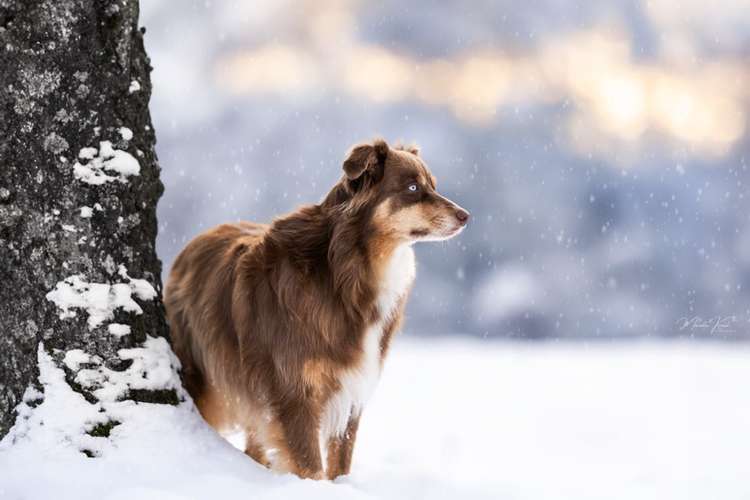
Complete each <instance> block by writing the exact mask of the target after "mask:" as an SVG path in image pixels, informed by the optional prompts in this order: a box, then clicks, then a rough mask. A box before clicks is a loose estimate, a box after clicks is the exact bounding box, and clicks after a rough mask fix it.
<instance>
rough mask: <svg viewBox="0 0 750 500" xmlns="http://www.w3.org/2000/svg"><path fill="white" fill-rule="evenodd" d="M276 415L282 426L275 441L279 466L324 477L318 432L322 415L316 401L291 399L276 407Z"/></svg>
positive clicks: (290, 470) (313, 476)
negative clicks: (316, 407)
mask: <svg viewBox="0 0 750 500" xmlns="http://www.w3.org/2000/svg"><path fill="white" fill-rule="evenodd" d="M277 416H278V420H279V423H280V424H281V430H282V432H281V433H280V434H281V436H279V438H280V439H276V440H275V441H276V443H274V444H275V445H276V447H277V449H278V450H279V455H280V457H279V458H280V459H281V461H280V463H279V468H280V469H286V470H287V471H288V472H293V473H295V474H297V475H298V476H300V477H302V478H310V479H324V478H325V477H324V474H323V463H322V459H321V456H320V439H319V435H318V426H319V424H320V415H318V414H317V413H316V412H315V410H314V407H313V405H311V404H310V403H309V402H307V401H304V400H302V401H289V402H287V403H286V404H284V405H283V406H281V407H280V408H278V409H277ZM274 465H276V464H274Z"/></svg>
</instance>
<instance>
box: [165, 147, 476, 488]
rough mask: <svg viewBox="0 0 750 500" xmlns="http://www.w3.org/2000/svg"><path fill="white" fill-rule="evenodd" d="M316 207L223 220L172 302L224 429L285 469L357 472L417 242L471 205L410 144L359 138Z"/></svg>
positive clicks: (443, 232)
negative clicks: (363, 423)
mask: <svg viewBox="0 0 750 500" xmlns="http://www.w3.org/2000/svg"><path fill="white" fill-rule="evenodd" d="M343 169H344V173H345V174H344V176H343V178H342V179H341V181H340V182H339V183H338V184H336V186H334V188H333V189H332V190H331V192H330V193H329V194H328V195H327V196H326V198H325V199H324V200H323V202H321V203H320V204H318V205H313V206H307V207H303V208H301V209H299V210H298V211H296V212H294V213H292V214H290V215H287V216H285V217H282V218H279V219H277V220H276V221H274V222H273V223H272V224H271V225H262V224H253V223H248V222H241V223H237V224H225V225H222V226H219V227H217V228H215V229H212V230H210V231H208V232H206V233H204V234H202V235H200V236H198V237H197V238H195V239H194V240H193V241H191V242H190V243H189V244H188V245H187V247H186V248H185V249H184V250H183V251H182V253H181V254H180V255H179V257H178V258H177V259H176V261H175V263H174V266H173V268H172V271H171V274H170V277H169V281H168V284H167V288H166V292H165V304H166V308H167V314H168V317H169V323H170V327H171V331H172V340H173V344H174V349H175V352H176V354H177V356H178V357H179V358H180V360H181V362H182V370H183V372H182V373H183V379H184V382H185V386H186V388H187V390H188V392H189V393H190V394H191V395H192V397H193V398H194V400H195V402H196V404H197V406H198V408H199V410H200V412H201V414H202V415H203V416H204V418H205V419H206V420H207V421H208V422H209V423H210V424H211V425H212V426H213V427H215V428H217V429H223V428H228V427H233V426H240V427H241V428H242V429H243V430H244V431H245V434H246V437H247V443H246V447H245V451H246V453H247V454H248V455H249V456H251V457H252V458H254V459H255V460H256V461H258V462H260V463H262V464H265V465H267V466H269V467H272V468H273V469H275V470H279V471H290V472H294V473H295V474H298V475H300V476H302V477H312V478H324V477H328V478H331V479H333V478H335V477H337V476H339V475H342V474H346V473H348V472H349V468H350V464H351V456H352V450H353V446H354V441H355V438H356V432H357V427H358V424H359V418H360V415H361V412H362V409H363V407H364V404H365V402H366V400H367V398H368V396H369V394H370V393H371V391H372V389H373V388H374V386H375V384H376V382H377V379H378V377H379V375H380V370H381V367H382V363H383V359H384V357H385V355H386V353H387V352H388V347H389V345H390V343H391V339H392V337H393V334H394V332H395V331H396V330H397V328H398V325H399V323H400V321H401V317H402V314H403V309H404V304H405V301H406V297H407V294H408V291H409V289H410V287H411V284H412V281H413V279H414V275H415V268H414V253H413V251H412V248H411V245H412V244H413V243H414V242H415V241H419V240H434V239H446V238H449V237H451V236H453V235H455V234H457V233H458V232H459V231H460V230H461V229H462V228H463V226H464V225H465V223H466V221H467V220H468V213H467V212H466V211H464V210H463V209H461V208H460V207H458V206H457V205H455V204H454V203H453V202H451V201H449V200H447V199H446V198H444V197H442V196H440V195H439V194H438V193H437V191H436V186H435V179H434V177H433V176H432V175H431V174H430V173H429V171H428V170H427V167H426V166H425V164H424V162H423V161H422V160H421V158H420V157H419V155H418V152H417V150H416V149H414V148H406V149H404V148H396V149H393V148H390V147H389V146H388V145H387V144H386V143H385V142H384V141H382V140H378V141H375V142H374V143H373V144H361V145H358V146H356V147H354V148H353V149H352V150H351V151H350V153H349V155H348V156H347V158H346V160H345V161H344V164H343Z"/></svg>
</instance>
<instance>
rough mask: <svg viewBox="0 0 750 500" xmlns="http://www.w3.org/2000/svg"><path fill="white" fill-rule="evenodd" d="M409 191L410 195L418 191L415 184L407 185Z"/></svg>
mask: <svg viewBox="0 0 750 500" xmlns="http://www.w3.org/2000/svg"><path fill="white" fill-rule="evenodd" d="M409 191H411V192H412V193H416V192H417V191H419V186H418V185H417V184H409Z"/></svg>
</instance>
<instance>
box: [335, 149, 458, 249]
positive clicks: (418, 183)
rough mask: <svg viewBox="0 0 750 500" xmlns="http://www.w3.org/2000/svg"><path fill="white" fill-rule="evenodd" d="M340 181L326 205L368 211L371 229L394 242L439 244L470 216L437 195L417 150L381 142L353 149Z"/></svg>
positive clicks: (431, 178)
mask: <svg viewBox="0 0 750 500" xmlns="http://www.w3.org/2000/svg"><path fill="white" fill-rule="evenodd" d="M343 167H344V178H343V179H342V180H341V182H340V183H339V185H338V186H336V188H334V191H332V192H331V194H329V197H328V199H327V202H332V203H335V204H337V205H342V204H345V206H346V207H347V209H349V210H356V211H361V210H362V209H367V213H368V214H369V215H370V225H371V228H372V230H373V231H375V232H376V233H379V234H380V235H383V236H387V237H389V238H393V239H395V240H399V241H406V242H415V241H439V240H446V239H448V238H452V237H453V236H455V235H457V234H458V233H460V232H461V231H462V230H463V229H464V227H466V224H467V223H468V221H469V212H467V211H466V210H464V209H463V208H461V207H460V206H458V205H457V204H455V203H454V202H452V201H451V200H449V199H448V198H445V197H444V196H442V195H440V194H439V193H438V192H437V185H436V181H435V177H434V176H433V175H432V174H431V173H430V171H429V169H428V168H427V165H426V164H425V163H424V161H423V160H422V158H420V156H419V150H418V149H417V148H416V147H396V148H391V147H389V146H388V144H386V142H385V141H383V140H376V141H374V142H373V143H372V144H359V145H356V146H354V147H353V148H352V149H351V150H350V151H349V154H348V155H347V157H346V159H345V160H344V166H343Z"/></svg>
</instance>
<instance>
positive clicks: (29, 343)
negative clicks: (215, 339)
mask: <svg viewBox="0 0 750 500" xmlns="http://www.w3.org/2000/svg"><path fill="white" fill-rule="evenodd" d="M150 70H151V67H150V64H149V59H148V57H147V56H146V53H145V50H144V47H143V32H142V31H140V30H139V29H138V2H137V0H119V1H116V0H0V437H2V436H4V435H5V434H6V433H7V432H8V431H9V429H10V428H11V426H12V425H13V422H14V418H15V411H14V410H15V409H16V407H17V406H18V405H19V404H20V403H22V401H25V404H26V405H28V406H29V407H31V406H33V404H34V400H37V399H39V398H41V397H42V396H41V395H40V394H39V393H38V392H37V391H33V390H30V391H29V392H27V393H26V397H25V398H24V393H25V391H26V390H27V388H28V387H29V386H33V385H34V384H35V383H36V380H37V376H38V373H39V371H38V362H37V357H38V356H39V357H40V358H41V357H42V356H45V357H46V356H47V355H48V356H49V357H51V359H52V360H53V361H54V363H55V365H57V366H58V367H60V368H62V369H64V371H65V379H66V380H67V382H68V384H69V385H70V386H71V387H72V388H73V389H74V390H75V391H77V392H79V393H81V394H83V396H84V397H85V398H86V400H87V401H88V402H89V403H90V404H92V405H96V404H98V403H99V402H100V401H104V400H105V399H106V400H111V401H122V400H143V401H149V402H157V403H172V404H174V403H176V402H177V390H178V388H177V387H175V386H174V384H170V383H168V382H164V383H162V384H161V385H160V384H159V383H157V382H155V380H154V378H153V377H149V376H148V373H147V370H148V369H149V366H152V365H154V363H156V361H155V359H154V357H153V356H151V358H149V359H147V360H145V362H144V359H140V358H138V357H137V356H135V358H136V361H138V362H137V363H136V364H135V365H137V366H135V365H134V364H133V363H134V361H133V358H134V355H133V353H134V352H145V350H146V349H141V350H139V349H130V350H125V351H123V350H122V349H126V348H136V347H144V346H145V347H146V348H147V349H152V350H153V348H154V346H161V350H159V349H157V351H159V352H157V354H156V355H157V356H158V355H161V356H165V355H168V353H169V349H168V346H167V345H166V343H165V342H164V340H163V339H164V338H166V337H167V335H168V331H167V326H166V322H165V316H164V311H163V307H162V303H161V278H160V273H161V263H160V261H159V259H158V258H157V257H156V251H155V239H156V232H157V222H156V203H157V201H158V199H159V196H160V195H161V193H162V191H163V186H162V184H161V182H160V180H159V166H158V164H157V158H156V154H155V151H154V145H155V142H156V139H155V136H154V131H153V128H152V126H151V118H150V115H149V111H148V102H149V98H150V95H151V83H150V77H149V73H150ZM149 337H154V338H156V340H154V339H149ZM40 343H41V344H40ZM39 345H42V346H43V350H42V351H40V353H39V354H38V353H37V348H38V346H39ZM44 352H46V355H45V354H44ZM46 359H49V358H46ZM172 359H173V358H170V360H172ZM162 361H163V360H162ZM170 362H171V365H167V366H168V369H169V370H171V371H172V372H174V365H175V362H174V361H170ZM149 363H150V364H149ZM162 368H163V365H162ZM134 370H135V371H137V373H131V372H132V371H134ZM84 372H85V376H82V374H83V373H84ZM140 379H148V380H149V383H140V382H139V380H140ZM107 386H110V387H109V390H106V389H107ZM102 411H104V410H102ZM114 424H116V422H114ZM99 430H101V429H99ZM84 451H85V450H84Z"/></svg>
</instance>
